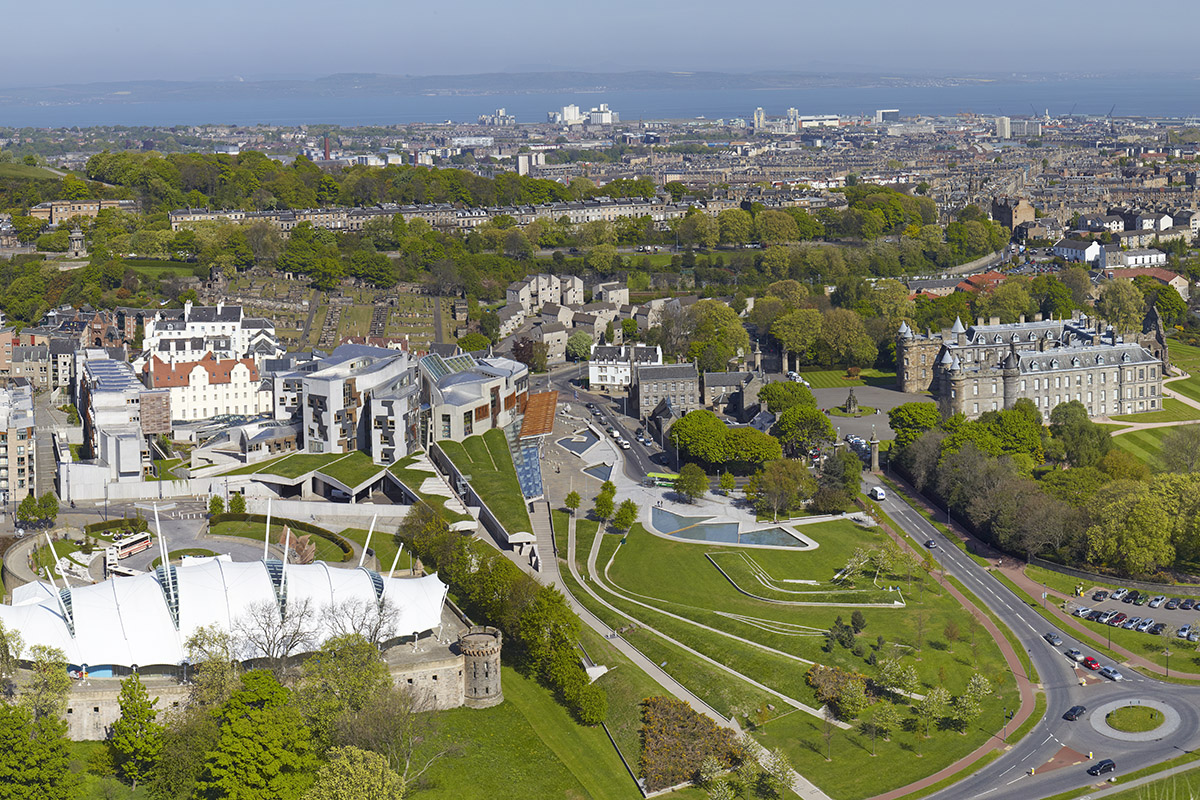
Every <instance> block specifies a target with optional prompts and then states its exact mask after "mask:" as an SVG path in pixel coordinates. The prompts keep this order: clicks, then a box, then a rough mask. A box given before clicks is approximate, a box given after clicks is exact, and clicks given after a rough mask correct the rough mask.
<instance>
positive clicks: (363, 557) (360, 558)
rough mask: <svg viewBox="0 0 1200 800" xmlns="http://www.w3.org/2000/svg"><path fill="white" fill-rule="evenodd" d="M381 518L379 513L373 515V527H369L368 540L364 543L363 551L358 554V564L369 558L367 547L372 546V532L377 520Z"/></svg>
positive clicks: (360, 564)
mask: <svg viewBox="0 0 1200 800" xmlns="http://www.w3.org/2000/svg"><path fill="white" fill-rule="evenodd" d="M378 518H379V515H378V514H375V515H374V516H372V517H371V527H370V528H368V529H367V541H366V544H364V545H363V549H362V552H361V553H359V555H358V566H360V567H361V566H362V565H363V562H364V561H365V560H366V558H367V549H368V548H370V546H371V534H372V533H374V532H375V520H376V519H378Z"/></svg>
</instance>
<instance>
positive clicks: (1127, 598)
mask: <svg viewBox="0 0 1200 800" xmlns="http://www.w3.org/2000/svg"><path fill="white" fill-rule="evenodd" d="M1137 599H1138V593H1137V592H1130V593H1129V594H1127V595H1125V596H1124V597H1122V598H1121V602H1122V603H1132V602H1134V601H1135V600H1137Z"/></svg>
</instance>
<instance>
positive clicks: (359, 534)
mask: <svg viewBox="0 0 1200 800" xmlns="http://www.w3.org/2000/svg"><path fill="white" fill-rule="evenodd" d="M338 535H339V536H341V537H342V538H345V539H349V540H350V541H352V542H354V543H356V544H358V545H361V546H364V547H365V546H366V543H367V529H366V528H346V529H345V530H343V531H339V532H338ZM371 549H372V550H374V551H375V558H377V559H378V560H379V571H380V572H381V573H382V574H384V575H386V574H387V571H388V569H390V568H391V566H392V559H393V558H395V557H396V532H395V531H392V530H388V529H387V528H383V527H380V526H376V527H375V532H374V533H373V534H371ZM411 568H412V556H411V555H410V554H409V552H408V551H407V550H405V551H403V552H401V554H400V560H399V561H397V562H396V570H397V571H399V570H402V569H411Z"/></svg>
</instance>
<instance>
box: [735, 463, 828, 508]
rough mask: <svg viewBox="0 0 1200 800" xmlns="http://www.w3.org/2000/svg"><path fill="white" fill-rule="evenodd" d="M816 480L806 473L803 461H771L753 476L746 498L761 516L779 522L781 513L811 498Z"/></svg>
mask: <svg viewBox="0 0 1200 800" xmlns="http://www.w3.org/2000/svg"><path fill="white" fill-rule="evenodd" d="M816 488H817V487H816V481H814V480H813V479H812V477H810V476H809V474H808V469H807V468H806V467H805V466H804V464H803V462H800V461H795V460H792V459H780V460H778V461H772V462H771V463H770V464H767V466H766V467H764V468H763V470H762V472H760V473H758V474H757V475H755V476H754V478H753V481H752V483H751V485H750V486H748V487H747V491H746V495H747V496H748V497H751V498H752V499H753V500H754V503H755V505H756V506H757V507H758V508H759V510H760V511H762V512H763V513H767V512H769V513H770V514H771V515H772V518H773V519H775V520H778V519H779V514H780V512H783V511H790V510H791V509H793V508H796V507H797V506H799V505H800V504H801V503H803V502H804V501H805V500H807V499H808V498H810V497H812V495H813V493H814V492H815V491H816Z"/></svg>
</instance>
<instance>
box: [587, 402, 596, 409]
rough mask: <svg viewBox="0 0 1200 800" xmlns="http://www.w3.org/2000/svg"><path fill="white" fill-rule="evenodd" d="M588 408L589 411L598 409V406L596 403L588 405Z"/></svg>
mask: <svg viewBox="0 0 1200 800" xmlns="http://www.w3.org/2000/svg"><path fill="white" fill-rule="evenodd" d="M587 407H588V409H589V410H590V409H593V408H595V407H596V404H595V403H588V404H587Z"/></svg>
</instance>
